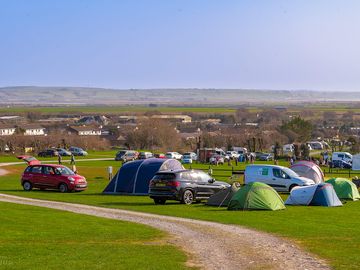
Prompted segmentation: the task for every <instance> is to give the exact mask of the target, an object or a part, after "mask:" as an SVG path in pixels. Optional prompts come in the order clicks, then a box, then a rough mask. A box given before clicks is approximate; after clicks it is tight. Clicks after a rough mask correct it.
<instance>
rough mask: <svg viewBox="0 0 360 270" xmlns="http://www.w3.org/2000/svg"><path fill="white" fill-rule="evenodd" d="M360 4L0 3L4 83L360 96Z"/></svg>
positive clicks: (0, 77) (303, 0)
mask: <svg viewBox="0 0 360 270" xmlns="http://www.w3.org/2000/svg"><path fill="white" fill-rule="evenodd" d="M359 14H360V1H357V0H354V1H346V0H343V1H342V0H338V1H331V0H324V1H321V0H299V1H297V0H288V1H275V0H274V1H272V0H263V1H257V0H248V1H241V0H234V1H230V0H228V1H227V0H224V1H218V0H214V1H211V0H162V1H160V0H129V1H127V0H113V1H111V0H97V1H95V0H82V1H81V0H50V1H49V0H22V1H20V0H0V86H13V85H38V86H92V87H110V88H167V87H170V88H176V87H186V88H189V87H198V88H260V89H313V90H347V91H352V90H355V91H360V15H359Z"/></svg>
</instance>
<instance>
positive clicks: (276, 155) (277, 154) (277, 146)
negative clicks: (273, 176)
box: [274, 142, 281, 160]
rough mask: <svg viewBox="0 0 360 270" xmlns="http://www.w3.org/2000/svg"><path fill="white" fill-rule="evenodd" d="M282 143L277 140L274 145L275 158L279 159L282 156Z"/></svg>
mask: <svg viewBox="0 0 360 270" xmlns="http://www.w3.org/2000/svg"><path fill="white" fill-rule="evenodd" d="M280 148H281V147H280V144H279V142H275V145H274V160H278V159H279V157H280Z"/></svg>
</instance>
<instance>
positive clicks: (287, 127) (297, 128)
mask: <svg viewBox="0 0 360 270" xmlns="http://www.w3.org/2000/svg"><path fill="white" fill-rule="evenodd" d="M280 129H281V130H282V131H283V132H288V131H292V132H294V133H295V134H297V138H296V139H297V141H300V142H306V141H307V140H309V139H310V138H311V133H312V131H313V125H312V124H311V123H310V122H309V121H306V120H304V119H302V118H301V117H295V118H294V119H292V120H291V121H289V122H286V123H283V124H282V126H281V127H280Z"/></svg>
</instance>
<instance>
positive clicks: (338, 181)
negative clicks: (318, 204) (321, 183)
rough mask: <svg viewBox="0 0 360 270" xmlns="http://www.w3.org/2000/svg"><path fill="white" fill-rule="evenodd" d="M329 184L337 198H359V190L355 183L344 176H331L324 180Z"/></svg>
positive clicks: (354, 199)
mask: <svg viewBox="0 0 360 270" xmlns="http://www.w3.org/2000/svg"><path fill="white" fill-rule="evenodd" d="M326 182H327V183H329V184H331V185H332V186H333V187H334V189H335V192H336V195H337V196H338V197H339V199H348V200H353V201H356V200H358V199H360V195H359V191H358V189H357V187H356V185H355V184H354V183H353V182H351V181H350V180H348V179H345V178H331V179H329V180H327V181H326Z"/></svg>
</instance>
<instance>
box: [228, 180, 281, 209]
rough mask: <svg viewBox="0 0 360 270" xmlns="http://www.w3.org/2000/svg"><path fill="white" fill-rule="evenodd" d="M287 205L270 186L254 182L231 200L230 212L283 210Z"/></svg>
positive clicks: (240, 190)
mask: <svg viewBox="0 0 360 270" xmlns="http://www.w3.org/2000/svg"><path fill="white" fill-rule="evenodd" d="M281 209H285V205H284V202H283V200H282V199H281V197H280V196H279V194H278V193H277V192H276V191H275V190H274V189H273V188H272V187H270V186H268V185H266V184H264V183H259V182H253V183H249V184H247V185H245V186H244V187H242V188H241V189H239V191H237V192H236V193H235V194H234V196H233V197H232V198H231V201H230V203H229V206H228V210H281Z"/></svg>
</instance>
